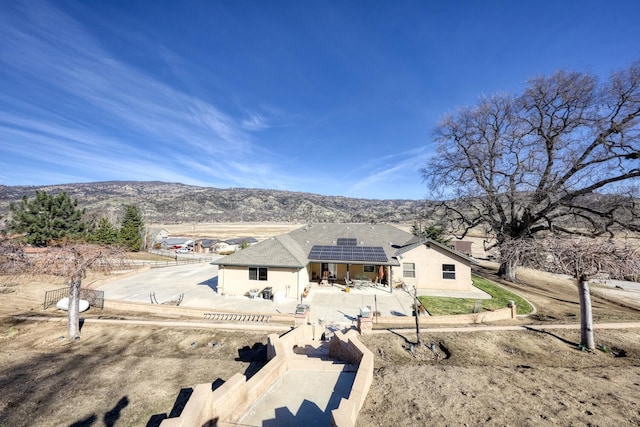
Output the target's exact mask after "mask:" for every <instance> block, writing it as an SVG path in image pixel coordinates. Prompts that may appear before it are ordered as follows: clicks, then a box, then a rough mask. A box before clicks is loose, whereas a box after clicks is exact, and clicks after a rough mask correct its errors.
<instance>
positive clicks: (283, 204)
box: [0, 181, 425, 224]
mask: <svg viewBox="0 0 640 427" xmlns="http://www.w3.org/2000/svg"><path fill="white" fill-rule="evenodd" d="M36 190H39V191H45V192H47V193H49V194H58V193H60V192H63V191H64V192H66V193H67V194H68V195H69V196H70V197H71V198H72V199H77V200H78V206H79V207H80V208H85V209H86V211H87V214H89V215H90V216H93V217H95V218H100V217H103V216H106V217H107V218H110V219H111V220H115V219H116V218H118V217H119V215H120V214H121V213H122V211H123V207H124V206H125V205H129V204H133V205H137V206H138V207H139V208H140V210H141V211H142V213H143V216H144V218H145V221H146V222H147V223H149V224H151V223H160V224H169V223H180V222H237V221H244V222H264V221H271V222H292V223H317V222H370V221H375V222H395V223H407V222H413V221H414V220H415V218H416V217H417V216H418V213H419V212H420V210H421V207H422V206H424V203H425V202H424V201H423V200H395V199H394V200H377V199H359V198H350V197H342V196H323V195H319V194H311V193H302V192H292V191H281V190H265V189H245V188H229V189H220V188H213V187H198V186H192V185H185V184H179V183H167V182H157V181H151V182H140V181H107V182H92V183H78V184H59V185H46V186H0V215H1V216H3V217H6V214H7V212H8V211H9V205H10V203H12V202H18V201H19V200H20V199H21V198H22V197H23V196H27V197H29V198H31V197H33V196H34V195H35V192H36Z"/></svg>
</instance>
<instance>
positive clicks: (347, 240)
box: [336, 237, 358, 246]
mask: <svg viewBox="0 0 640 427" xmlns="http://www.w3.org/2000/svg"><path fill="white" fill-rule="evenodd" d="M336 244H337V245H338V246H358V239H355V238H352V237H338V239H337V241H336Z"/></svg>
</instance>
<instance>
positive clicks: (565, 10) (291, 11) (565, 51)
mask: <svg viewBox="0 0 640 427" xmlns="http://www.w3.org/2000/svg"><path fill="white" fill-rule="evenodd" d="M638 16H640V2H637V1H636V0H628V1H623V0H621V1H618V0H609V1H590V0H583V1H570V0H553V1H547V0H536V1H512V0H504V1H499V0H494V1H490V0H487V1H473V0H466V1H462V0H460V1H427V0H424V1H376V0H368V1H349V0H335V1H302V0H296V1H278V0H273V1H243V0H226V1H214V0H201V1H159V0H154V1H137V0H109V1H107V0H84V1H65V0H57V1H5V2H2V4H1V5H0V184H3V185H41V184H62V183H73V182H92V181H106V180H141V181H151V180H158V181H167V182H181V183H185V184H192V185H200V186H210V187H219V188H229V187H244V188H270V189H279V190H289V191H304V192H311V193H319V194H326V195H343V196H348V197H361V198H377V199H390V198H394V199H395V198H408V199H421V198H423V197H424V195H425V194H426V190H425V187H424V184H423V182H422V179H421V177H420V175H419V172H418V170H419V168H420V167H421V165H422V164H423V163H424V161H425V159H426V158H427V157H428V156H430V155H432V153H433V151H434V145H433V142H432V139H431V131H432V129H433V128H434V126H435V125H436V123H437V122H438V120H439V118H441V117H442V115H443V114H445V113H447V112H448V111H453V110H455V109H456V108H457V107H460V106H463V105H469V104H473V103H475V102H476V100H477V99H478V97H479V96H481V95H482V94H491V93H495V92H502V91H506V92H518V91H520V90H521V89H522V87H523V85H524V84H525V82H526V80H527V79H528V78H530V77H533V76H536V75H539V74H548V73H551V72H553V71H555V70H557V69H559V68H565V69H572V70H579V71H585V70H591V71H593V72H594V73H596V74H597V75H599V76H601V77H602V78H603V79H606V78H607V76H608V74H609V72H611V71H613V70H616V69H620V68H624V67H626V66H628V65H629V64H630V63H631V62H632V61H633V60H635V59H638V58H640V25H639V24H638Z"/></svg>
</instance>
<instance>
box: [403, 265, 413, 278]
mask: <svg viewBox="0 0 640 427" xmlns="http://www.w3.org/2000/svg"><path fill="white" fill-rule="evenodd" d="M402 275H403V276H404V277H416V264H415V263H413V262H405V263H403V264H402Z"/></svg>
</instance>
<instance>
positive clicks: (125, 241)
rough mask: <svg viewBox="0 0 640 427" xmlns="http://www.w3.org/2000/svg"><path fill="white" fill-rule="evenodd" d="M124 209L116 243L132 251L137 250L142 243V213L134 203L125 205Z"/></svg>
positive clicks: (140, 247)
mask: <svg viewBox="0 0 640 427" xmlns="http://www.w3.org/2000/svg"><path fill="white" fill-rule="evenodd" d="M124 209H125V212H124V217H123V218H122V223H121V224H120V233H119V234H118V243H119V244H120V245H122V246H124V247H125V248H127V249H129V250H130V251H132V252H138V251H139V250H141V249H142V244H143V238H142V237H143V232H144V221H143V219H142V214H141V213H140V209H139V208H138V207H137V206H135V205H126V206H125V207H124Z"/></svg>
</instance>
